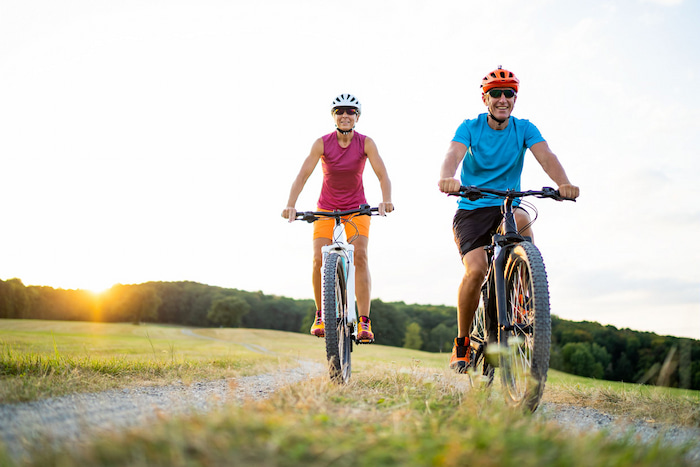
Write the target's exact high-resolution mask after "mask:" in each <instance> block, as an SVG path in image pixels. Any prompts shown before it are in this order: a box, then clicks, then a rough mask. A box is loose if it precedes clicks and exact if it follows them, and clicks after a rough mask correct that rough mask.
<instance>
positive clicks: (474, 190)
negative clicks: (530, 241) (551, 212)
mask: <svg viewBox="0 0 700 467" xmlns="http://www.w3.org/2000/svg"><path fill="white" fill-rule="evenodd" d="M447 195H448V196H461V197H462V198H468V199H469V200H470V201H476V200H477V199H480V198H484V197H486V196H487V195H494V196H500V197H502V198H510V199H515V198H523V197H525V196H536V197H538V198H552V199H554V200H556V201H573V202H576V199H574V198H565V197H564V196H561V195H560V194H559V190H555V189H554V188H551V187H548V186H546V187H543V188H542V189H541V190H528V191H515V190H495V189H492V188H481V187H476V186H460V187H459V191H458V192H456V193H448V194H447Z"/></svg>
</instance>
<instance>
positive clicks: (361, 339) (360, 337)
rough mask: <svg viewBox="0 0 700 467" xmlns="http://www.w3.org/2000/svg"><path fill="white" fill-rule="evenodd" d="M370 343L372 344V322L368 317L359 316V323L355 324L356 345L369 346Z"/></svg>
mask: <svg viewBox="0 0 700 467" xmlns="http://www.w3.org/2000/svg"><path fill="white" fill-rule="evenodd" d="M372 342H374V333H373V332H372V322H371V321H370V320H369V318H368V317H366V316H360V322H359V323H358V324H357V343H358V344H371V343H372Z"/></svg>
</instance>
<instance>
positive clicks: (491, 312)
mask: <svg viewBox="0 0 700 467" xmlns="http://www.w3.org/2000/svg"><path fill="white" fill-rule="evenodd" d="M490 282H492V281H491V280H490V281H489V283H486V284H484V289H483V291H482V294H481V296H482V302H481V306H479V308H477V310H476V313H475V314H474V319H473V320H472V325H471V327H470V328H469V345H470V348H469V352H470V356H469V368H468V371H467V373H468V374H469V379H470V381H471V383H472V386H473V387H479V386H491V384H492V383H493V374H494V366H493V364H492V362H491V361H490V356H489V353H488V350H489V349H488V346H489V343H493V344H496V342H497V338H498V336H497V331H496V327H495V311H496V308H495V307H496V304H495V297H494V295H493V294H491V300H489V291H488V288H489V287H490V285H491V284H490ZM492 316H493V317H494V318H491V317H492Z"/></svg>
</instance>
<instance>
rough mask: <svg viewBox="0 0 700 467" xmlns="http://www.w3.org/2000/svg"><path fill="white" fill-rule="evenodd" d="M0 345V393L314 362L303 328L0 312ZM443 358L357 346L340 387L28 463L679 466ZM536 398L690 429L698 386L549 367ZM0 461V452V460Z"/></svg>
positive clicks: (282, 395)
mask: <svg viewBox="0 0 700 467" xmlns="http://www.w3.org/2000/svg"><path fill="white" fill-rule="evenodd" d="M193 334H194V335H193ZM197 336H199V337H197ZM0 351H1V353H2V357H1V358H0V375H1V378H0V402H3V403H8V402H17V401H27V400H33V399H38V398H45V397H49V396H55V395H62V394H69V393H72V392H81V391H99V390H104V389H110V388H117V387H129V386H133V385H158V384H169V383H171V382H173V381H175V380H179V381H183V382H185V383H187V382H194V381H201V380H205V379H212V378H235V377H237V376H243V375H250V374H256V373H267V372H270V371H274V369H276V368H279V367H280V365H284V366H288V365H293V364H294V362H295V361H297V360H298V359H300V358H301V359H308V360H316V361H319V362H323V360H324V347H323V341H322V340H320V339H316V338H314V337H311V336H307V335H303V334H294V333H284V332H277V331H269V330H249V329H190V330H188V329H186V328H182V327H177V326H162V325H142V326H134V325H131V324H98V323H77V322H63V321H60V322H57V321H33V320H32V321H20V320H0ZM448 357H449V356H448V355H446V354H431V353H426V352H416V351H411V350H407V349H399V348H395V347H385V346H380V345H373V346H362V347H360V348H358V349H357V351H356V352H354V353H353V378H352V381H351V383H350V384H349V385H347V386H343V387H340V386H338V385H335V384H332V383H330V382H328V381H327V379H326V378H315V379H311V380H308V381H305V382H303V383H300V384H296V385H293V386H290V387H288V388H285V389H283V390H281V391H278V392H277V393H275V394H274V395H273V396H272V397H271V398H270V399H269V400H265V401H263V402H250V403H247V404H244V405H243V406H230V407H227V409H226V410H223V411H219V412H217V413H211V414H208V415H200V416H195V417H190V418H187V419H166V420H163V421H162V422H161V423H158V424H157V426H151V427H149V428H148V430H131V431H129V432H127V433H121V434H115V435H114V436H113V437H110V438H109V439H104V438H102V439H99V440H97V441H96V442H95V443H93V444H91V445H89V446H88V447H86V448H84V449H81V450H79V451H62V452H61V451H59V452H56V451H53V450H50V449H46V448H45V447H41V446H40V447H37V451H36V452H35V453H34V454H33V458H32V461H31V462H30V463H29V465H81V464H82V465H105V466H111V465H138V466H141V465H144V466H145V465H183V466H184V465H253V466H257V465H260V466H263V465H265V466H267V465H280V466H284V465H290V466H291V465H309V466H321V465H358V464H359V465H372V466H374V465H377V466H384V465H445V466H450V465H467V464H469V465H471V464H481V465H486V466H491V465H517V466H519V467H521V466H527V465H591V466H593V465H596V466H597V465H624V466H626V465H665V466H668V465H684V460H683V459H684V458H683V449H681V448H671V447H664V446H660V445H645V446H639V445H636V444H634V442H633V441H634V440H633V439H628V440H619V439H618V440H615V439H609V438H607V437H606V436H605V434H591V435H585V436H576V437H571V435H565V434H563V433H562V431H561V430H560V429H558V428H557V427H555V426H553V425H548V424H545V423H543V422H541V421H538V420H537V419H536V418H534V417H531V416H528V415H524V414H522V413H520V412H518V411H515V410H512V409H510V408H508V407H506V406H505V405H504V404H503V403H502V402H501V400H502V399H501V397H499V396H497V393H498V391H499V389H498V385H496V387H494V388H492V389H491V390H489V391H484V392H481V391H470V392H469V393H468V394H467V393H465V392H464V391H463V390H461V389H458V388H456V387H455V386H454V385H453V384H450V381H452V380H453V379H451V378H455V377H457V376H456V375H452V374H451V373H449V372H448V371H446V364H447V359H448ZM544 400H545V401H550V402H559V403H570V404H582V405H586V406H589V407H596V408H600V409H603V410H606V411H611V412H616V413H620V414H629V415H631V416H635V417H644V419H653V420H655V421H673V422H675V423H682V424H686V425H690V426H700V408H699V407H700V393H698V392H695V391H680V390H672V389H665V388H655V387H647V386H644V387H642V386H638V385H631V384H618V383H610V382H606V381H594V380H590V379H586V378H580V377H574V376H571V375H566V374H563V373H560V372H556V371H550V373H549V380H548V384H547V388H546V391H545V399H544ZM0 456H2V455H1V454H0ZM5 464H7V465H12V461H11V459H9V458H7V457H4V458H3V457H0V465H5Z"/></svg>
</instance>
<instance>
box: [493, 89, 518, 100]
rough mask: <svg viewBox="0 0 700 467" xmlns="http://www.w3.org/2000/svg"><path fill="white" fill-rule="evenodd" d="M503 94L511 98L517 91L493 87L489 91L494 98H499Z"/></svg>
mask: <svg viewBox="0 0 700 467" xmlns="http://www.w3.org/2000/svg"><path fill="white" fill-rule="evenodd" d="M501 94H503V95H504V96H506V99H510V98H511V97H513V96H515V95H516V93H515V91H513V90H512V89H491V90H490V91H489V96H491V97H493V98H494V99H498V98H499V97H501Z"/></svg>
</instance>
